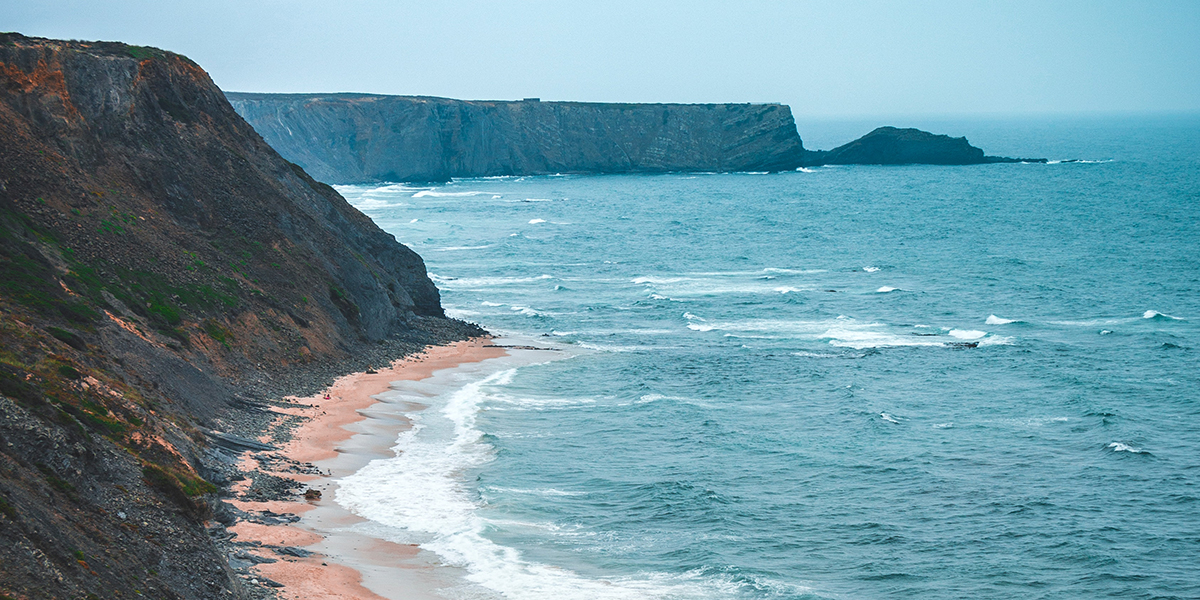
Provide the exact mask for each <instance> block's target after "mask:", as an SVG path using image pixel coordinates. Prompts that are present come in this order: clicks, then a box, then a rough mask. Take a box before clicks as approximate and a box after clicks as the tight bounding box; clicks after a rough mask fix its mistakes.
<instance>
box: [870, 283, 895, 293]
mask: <svg viewBox="0 0 1200 600" xmlns="http://www.w3.org/2000/svg"><path fill="white" fill-rule="evenodd" d="M899 289H900V288H894V287H892V286H890V285H885V286H881V287H880V288H879V289H877V290H875V291H876V292H878V293H880V294H886V293H888V292H894V291H897V290H899Z"/></svg>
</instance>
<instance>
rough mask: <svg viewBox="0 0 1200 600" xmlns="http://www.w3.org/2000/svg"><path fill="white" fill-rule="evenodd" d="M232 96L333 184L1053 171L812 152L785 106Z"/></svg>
mask: <svg viewBox="0 0 1200 600" xmlns="http://www.w3.org/2000/svg"><path fill="white" fill-rule="evenodd" d="M225 95H226V97H227V98H228V99H229V101H230V103H231V104H232V105H233V107H234V109H235V110H236V111H237V112H238V114H240V115H241V116H242V118H244V119H245V120H246V121H247V122H249V123H250V124H251V125H252V126H253V127H254V128H255V129H256V130H257V131H258V133H259V134H260V135H262V136H263V138H264V139H265V140H266V141H267V143H268V144H270V145H271V146H272V147H273V148H275V149H276V150H277V151H278V152H279V153H280V154H282V155H283V156H284V157H285V158H287V159H288V160H290V161H292V162H295V163H296V164H299V165H300V166H302V167H304V169H305V170H306V171H307V172H308V173H309V174H311V175H312V176H313V177H315V178H316V179H318V180H320V181H324V182H327V183H366V182H376V181H445V180H448V179H450V178H452V177H491V176H503V175H540V174H553V173H593V174H603V173H667V172H738V171H790V170H794V169H797V168H800V167H811V166H819V165H825V164H839V165H846V164H880V165H898V164H935V165H973V164H987V163H1002V162H1045V159H1014V158H1004V157H996V156H986V155H985V154H984V152H983V150H981V149H979V148H976V147H974V146H972V145H971V144H970V143H968V142H967V140H966V139H965V138H961V137H960V138H952V137H949V136H946V135H935V134H932V133H928V132H924V131H920V130H917V129H897V128H894V127H881V128H879V129H876V130H874V131H872V132H871V133H869V134H867V135H865V136H863V137H862V138H860V139H858V140H855V141H853V142H850V143H849V144H845V145H843V146H840V147H837V148H834V149H832V150H808V149H806V148H805V147H804V143H803V141H802V140H801V138H800V135H799V133H798V132H797V131H796V122H795V119H794V118H793V116H792V111H791V108H789V107H788V106H786V105H783V104H626V103H598V102H542V101H540V100H539V99H537V98H527V99H525V100H518V101H477V100H453V99H448V98H433V97H423V96H387V95H373V94H254V93H236V92H226V94H225Z"/></svg>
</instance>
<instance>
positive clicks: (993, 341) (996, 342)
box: [979, 335, 1014, 348]
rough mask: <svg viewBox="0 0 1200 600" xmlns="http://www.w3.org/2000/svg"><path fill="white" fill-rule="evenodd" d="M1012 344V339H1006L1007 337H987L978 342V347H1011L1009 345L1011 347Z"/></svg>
mask: <svg viewBox="0 0 1200 600" xmlns="http://www.w3.org/2000/svg"><path fill="white" fill-rule="evenodd" d="M1013 343H1014V342H1013V338H1011V337H1007V336H1003V335H989V336H987V337H985V338H983V339H981V340H979V347H980V348H983V347H984V346H1011V345H1013Z"/></svg>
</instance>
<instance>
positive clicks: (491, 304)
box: [480, 300, 504, 306]
mask: <svg viewBox="0 0 1200 600" xmlns="http://www.w3.org/2000/svg"><path fill="white" fill-rule="evenodd" d="M480 304H482V305H484V306H504V304H502V303H500V302H488V301H487V300H484V301H483V302H480Z"/></svg>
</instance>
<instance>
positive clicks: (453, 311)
mask: <svg viewBox="0 0 1200 600" xmlns="http://www.w3.org/2000/svg"><path fill="white" fill-rule="evenodd" d="M444 312H445V313H446V316H447V317H450V318H451V319H459V320H466V319H467V318H468V317H474V316H477V315H479V311H475V310H466V309H462V308H446V309H444Z"/></svg>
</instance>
